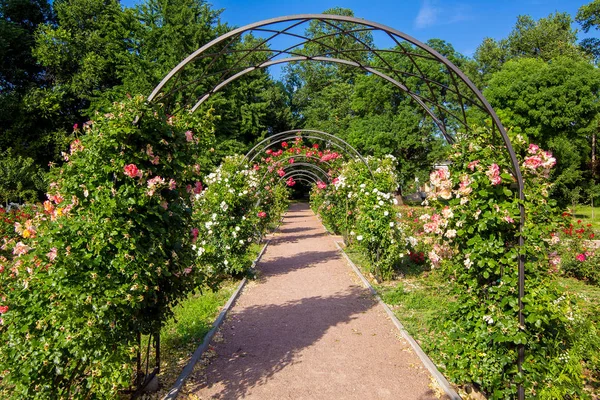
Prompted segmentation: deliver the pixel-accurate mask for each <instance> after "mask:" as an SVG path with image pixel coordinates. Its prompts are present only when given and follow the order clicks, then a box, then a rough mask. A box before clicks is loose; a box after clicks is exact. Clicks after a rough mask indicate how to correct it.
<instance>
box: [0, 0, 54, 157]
mask: <svg viewBox="0 0 600 400" xmlns="http://www.w3.org/2000/svg"><path fill="white" fill-rule="evenodd" d="M53 18H54V16H53V13H52V10H51V7H50V4H49V3H48V2H47V1H46V0H35V1H29V0H0V149H7V148H12V149H13V153H14V155H15V156H17V155H20V156H23V157H25V158H28V157H31V158H33V159H34V160H35V161H36V163H38V164H43V165H45V164H47V163H48V161H50V159H52V155H53V154H55V151H54V148H53V146H52V142H53V136H52V134H51V133H50V132H48V127H49V125H51V124H50V123H49V121H47V120H46V119H45V118H44V114H43V113H40V112H38V110H37V109H35V107H31V103H30V99H31V96H32V92H33V91H34V90H36V89H37V88H40V87H43V86H45V85H46V83H47V80H48V77H47V73H46V70H45V69H44V67H43V66H41V65H39V64H38V63H37V62H36V60H35V58H34V57H33V55H32V48H33V47H34V46H35V31H36V29H37V28H38V26H39V25H40V24H44V23H50V22H52V21H53Z"/></svg>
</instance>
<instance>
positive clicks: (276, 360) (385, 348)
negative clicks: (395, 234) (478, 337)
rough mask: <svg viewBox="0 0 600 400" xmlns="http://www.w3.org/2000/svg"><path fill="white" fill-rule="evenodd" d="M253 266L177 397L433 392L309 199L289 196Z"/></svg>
mask: <svg viewBox="0 0 600 400" xmlns="http://www.w3.org/2000/svg"><path fill="white" fill-rule="evenodd" d="M257 268H258V271H259V279H258V280H257V281H255V282H251V283H250V284H248V285H247V286H246V288H245V289H244V292H243V293H242V294H241V296H240V298H239V299H238V301H237V303H236V304H235V306H234V307H233V308H232V310H231V311H230V314H229V317H228V319H227V321H226V322H225V323H224V324H223V326H222V327H221V330H220V332H219V334H218V335H217V336H216V338H215V340H213V343H212V348H211V351H210V352H209V353H210V354H211V355H212V356H211V357H210V359H209V360H205V361H206V362H204V363H199V364H198V365H197V366H196V368H195V370H194V373H193V374H192V376H190V378H189V379H188V381H187V383H186V386H185V388H184V390H183V391H182V394H181V396H180V398H184V399H185V398H189V399H238V398H248V399H262V400H270V399H278V400H279V399H402V400H410V399H421V400H424V399H436V398H440V394H439V393H440V389H439V388H438V387H437V385H436V384H435V383H434V381H433V379H432V377H431V375H430V374H429V372H428V371H427V370H426V369H425V367H424V366H423V365H422V363H421V361H420V360H419V358H418V357H417V356H416V354H414V352H413V350H412V348H411V347H410V345H409V344H408V343H407V342H406V341H405V340H404V339H402V338H401V336H400V335H399V332H398V331H397V329H396V328H395V327H394V325H393V324H392V322H391V321H390V320H389V319H388V317H387V316H386V314H385V312H384V310H383V309H382V308H381V307H380V306H379V305H378V304H377V302H376V301H375V300H374V299H373V297H372V296H371V295H370V294H369V292H368V291H367V289H365V288H364V287H362V286H361V285H360V281H359V280H358V278H357V277H356V275H355V274H354V273H353V272H352V270H351V269H350V267H349V266H348V265H347V264H346V262H345V261H344V259H343V258H342V256H341V255H340V253H339V251H337V249H336V247H335V244H334V242H333V238H332V237H331V236H329V235H327V233H325V229H324V228H323V225H322V224H321V223H320V222H319V221H318V220H317V218H316V217H315V216H314V214H313V213H312V211H311V210H310V209H309V207H308V205H307V204H304V203H299V204H293V205H292V206H291V208H290V210H289V212H288V214H287V215H286V217H285V219H284V221H283V224H282V225H281V227H280V229H279V230H278V232H277V233H276V234H274V235H273V238H272V240H271V243H270V244H269V247H268V248H267V251H266V252H265V254H264V256H263V258H262V260H261V261H260V262H259V263H258V266H257Z"/></svg>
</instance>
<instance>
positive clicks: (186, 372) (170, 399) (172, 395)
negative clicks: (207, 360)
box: [162, 239, 271, 400]
mask: <svg viewBox="0 0 600 400" xmlns="http://www.w3.org/2000/svg"><path fill="white" fill-rule="evenodd" d="M270 241H271V240H270V239H269V240H267V242H266V243H265V245H264V246H263V248H262V249H261V251H260V253H258V256H257V257H256V259H255V260H254V261H253V262H252V268H254V267H255V266H256V263H257V262H258V261H260V259H261V257H262V256H263V254H264V253H265V251H266V250H267V246H268V245H269V243H270ZM247 282H248V278H244V279H242V281H241V282H240V284H239V285H238V287H237V289H236V290H235V292H233V294H232V295H231V297H230V298H229V300H227V303H225V306H224V307H223V309H222V310H221V312H220V313H219V316H218V317H217V319H216V320H215V322H214V323H213V325H212V328H211V330H210V331H208V333H207V334H206V335H205V336H204V340H203V341H202V344H200V346H198V348H197V349H196V351H194V354H193V355H192V357H191V358H190V361H189V362H188V363H187V365H186V366H185V367H184V368H183V370H182V371H181V374H179V377H178V378H177V380H176V381H175V384H173V387H172V388H171V390H169V392H168V393H167V394H166V395H164V396H163V398H162V400H174V399H176V398H177V396H178V395H179V391H180V390H181V387H182V386H183V384H184V382H185V380H186V379H187V378H188V376H190V374H191V373H192V371H193V370H194V366H195V365H196V363H197V362H198V360H200V357H202V354H204V352H205V351H206V349H208V345H209V344H210V342H211V340H212V338H213V337H214V336H215V333H217V331H218V330H219V327H220V326H221V324H223V321H225V317H227V313H228V312H229V310H230V309H231V307H233V304H234V303H235V301H236V300H237V298H238V297H239V295H240V293H241V292H242V290H243V289H244V287H245V286H246V283H247Z"/></svg>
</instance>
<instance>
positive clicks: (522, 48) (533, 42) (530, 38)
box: [469, 12, 585, 88]
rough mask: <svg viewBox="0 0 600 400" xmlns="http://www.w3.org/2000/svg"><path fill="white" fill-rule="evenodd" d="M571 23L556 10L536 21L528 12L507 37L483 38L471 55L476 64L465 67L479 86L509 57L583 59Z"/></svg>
mask: <svg viewBox="0 0 600 400" xmlns="http://www.w3.org/2000/svg"><path fill="white" fill-rule="evenodd" d="M572 22H573V21H572V19H571V16H570V15H569V14H567V13H559V12H557V13H554V14H550V15H548V16H547V17H546V18H540V19H539V20H538V21H535V20H534V19H533V18H531V17H530V16H529V15H519V16H518V17H517V22H516V23H515V26H514V28H513V30H512V31H511V33H510V34H509V35H508V37H507V38H505V39H501V40H494V39H491V38H485V39H484V40H483V42H482V43H481V44H480V45H479V47H478V48H477V50H476V51H475V55H474V60H475V62H476V64H475V66H474V68H469V72H470V75H471V77H472V78H473V80H474V81H475V82H476V83H478V84H480V86H481V87H482V88H483V87H485V85H486V84H487V82H488V81H489V79H490V78H491V76H492V74H494V73H495V72H498V71H499V70H500V69H501V68H502V65H504V64H505V63H506V62H507V61H509V60H514V59H517V58H521V57H534V58H540V59H542V60H544V61H550V60H552V59H554V58H556V57H561V56H563V57H570V58H574V59H584V58H585V54H584V52H583V51H582V49H581V48H580V47H579V46H578V45H577V31H575V30H573V29H572V28H571V24H572Z"/></svg>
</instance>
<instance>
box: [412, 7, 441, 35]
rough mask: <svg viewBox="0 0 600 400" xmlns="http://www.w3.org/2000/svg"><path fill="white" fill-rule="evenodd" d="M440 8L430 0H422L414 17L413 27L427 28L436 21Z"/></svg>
mask: <svg viewBox="0 0 600 400" xmlns="http://www.w3.org/2000/svg"><path fill="white" fill-rule="evenodd" d="M440 12H441V9H439V8H438V7H436V6H435V5H434V4H433V2H431V1H430V0H423V2H422V3H421V8H420V9H419V13H418V14H417V18H416V19H415V27H416V28H417V29H423V28H427V27H429V26H431V25H434V24H435V23H436V22H437V19H438V15H439V14H440Z"/></svg>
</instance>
